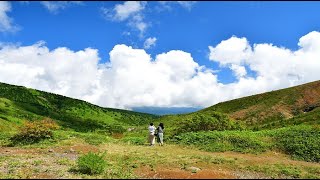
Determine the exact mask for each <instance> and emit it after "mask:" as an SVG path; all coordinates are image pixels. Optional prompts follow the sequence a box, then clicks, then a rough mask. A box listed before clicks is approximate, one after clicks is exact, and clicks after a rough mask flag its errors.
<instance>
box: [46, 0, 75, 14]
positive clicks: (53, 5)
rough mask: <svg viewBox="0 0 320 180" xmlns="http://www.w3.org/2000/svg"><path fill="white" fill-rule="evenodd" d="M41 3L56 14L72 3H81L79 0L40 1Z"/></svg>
mask: <svg viewBox="0 0 320 180" xmlns="http://www.w3.org/2000/svg"><path fill="white" fill-rule="evenodd" d="M41 4H42V5H43V6H44V7H45V8H46V9H48V11H49V12H51V13H53V14H56V13H58V12H59V11H60V10H62V9H65V8H67V7H68V6H70V5H72V4H81V1H71V2H68V1H41Z"/></svg>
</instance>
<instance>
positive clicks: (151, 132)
mask: <svg viewBox="0 0 320 180" xmlns="http://www.w3.org/2000/svg"><path fill="white" fill-rule="evenodd" d="M148 129H149V143H150V146H154V144H155V135H154V133H155V130H156V127H155V126H154V125H153V123H150V125H149V128H148Z"/></svg>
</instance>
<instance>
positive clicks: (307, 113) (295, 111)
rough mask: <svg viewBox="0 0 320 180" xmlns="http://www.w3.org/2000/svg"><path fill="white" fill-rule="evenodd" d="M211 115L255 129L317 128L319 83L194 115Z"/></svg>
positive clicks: (264, 95)
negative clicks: (313, 126)
mask: <svg viewBox="0 0 320 180" xmlns="http://www.w3.org/2000/svg"><path fill="white" fill-rule="evenodd" d="M212 111H217V112H221V113H226V114H228V116H229V117H230V118H233V119H235V120H238V121H242V122H244V123H245V124H246V125H247V126H248V127H251V128H256V129H261V128H274V127H281V126H286V125H294V124H300V123H309V124H319V121H320V120H319V119H320V81H315V82H311V83H307V84H303V85H299V86H295V87H290V88H286V89H281V90H277V91H271V92H267V93H262V94H258V95H253V96H248V97H243V98H239V99H235V100H231V101H226V102H222V103H218V104H216V105H214V106H211V107H208V108H206V109H203V110H200V111H198V112H197V113H202V114H207V113H209V112H212Z"/></svg>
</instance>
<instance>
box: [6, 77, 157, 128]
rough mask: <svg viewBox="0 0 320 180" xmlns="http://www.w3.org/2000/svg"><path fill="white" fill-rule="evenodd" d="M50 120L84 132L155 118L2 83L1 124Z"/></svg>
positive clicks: (148, 120)
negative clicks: (104, 126) (103, 126)
mask: <svg viewBox="0 0 320 180" xmlns="http://www.w3.org/2000/svg"><path fill="white" fill-rule="evenodd" d="M43 117H49V118H52V119H54V120H58V121H59V123H60V124H61V125H62V126H64V127H69V128H73V129H76V130H82V131H85V130H86V129H87V130H90V128H93V129H94V128H95V126H99V125H101V124H119V125H123V126H126V125H142V124H148V123H149V122H150V121H152V120H153V119H154V118H157V116H155V115H151V114H146V113H137V112H132V111H126V110H120V109H112V108H102V107H99V106H96V105H93V104H90V103H88V102H85V101H82V100H77V99H72V98H68V97H65V96H61V95H57V94H53V93H47V92H43V91H38V90H34V89H29V88H25V87H22V86H14V85H9V84H5V83H0V121H1V124H2V125H1V126H2V128H4V127H7V128H8V126H6V125H5V124H8V123H15V124H19V123H21V122H22V121H23V120H37V119H41V118H43Z"/></svg>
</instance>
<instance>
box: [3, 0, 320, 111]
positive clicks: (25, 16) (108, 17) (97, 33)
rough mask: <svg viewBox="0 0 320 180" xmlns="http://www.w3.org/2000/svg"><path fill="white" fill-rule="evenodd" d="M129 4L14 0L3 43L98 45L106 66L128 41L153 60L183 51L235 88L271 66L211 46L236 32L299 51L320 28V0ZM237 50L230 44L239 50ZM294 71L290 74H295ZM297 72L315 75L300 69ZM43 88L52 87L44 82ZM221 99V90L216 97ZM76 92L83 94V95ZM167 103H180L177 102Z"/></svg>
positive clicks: (251, 43) (76, 47)
mask: <svg viewBox="0 0 320 180" xmlns="http://www.w3.org/2000/svg"><path fill="white" fill-rule="evenodd" d="M51 3H53V2H51ZM125 3H126V2H124V1H123V2H122V1H116V2H86V1H83V2H81V3H77V2H75V3H60V4H50V3H48V4H46V5H47V6H46V5H45V4H44V3H41V2H27V3H25V2H10V3H8V4H9V6H10V10H7V11H3V12H4V13H5V14H6V16H7V17H8V18H9V19H10V22H11V27H14V28H15V29H16V30H12V29H11V30H10V29H9V30H2V31H1V32H0V42H1V43H2V44H16V45H17V46H19V47H26V46H32V45H35V44H36V43H37V42H39V41H45V45H42V46H45V47H46V48H48V49H49V51H52V50H54V49H56V48H59V47H66V48H68V49H69V50H71V51H73V52H77V51H81V50H84V49H86V48H88V47H90V48H92V49H96V50H97V53H98V58H100V61H99V63H98V64H104V63H106V62H109V63H110V56H109V53H110V52H111V51H112V50H113V49H114V48H115V46H116V45H120V44H124V45H126V46H131V47H132V48H133V49H144V50H145V52H146V53H147V54H150V55H151V58H152V59H156V56H157V55H159V54H161V53H167V52H169V51H172V50H179V51H183V52H186V53H190V54H191V56H192V59H193V61H194V62H196V63H197V64H198V65H199V66H205V68H206V69H209V70H213V72H214V73H213V74H214V75H216V77H217V83H222V84H223V85H227V84H232V83H237V82H238V81H240V78H241V77H245V78H247V79H246V80H249V79H250V78H253V79H254V78H257V74H263V73H262V72H263V70H261V69H257V67H258V65H260V64H261V63H257V64H252V63H251V62H252V61H250V62H249V61H242V60H241V62H239V63H235V62H234V61H232V63H231V61H228V60H226V61H225V64H223V63H222V61H221V60H220V59H215V58H216V57H218V55H217V53H218V49H216V50H215V51H211V50H210V49H209V46H211V47H213V48H215V47H218V45H219V44H220V43H221V42H222V41H227V40H230V38H231V37H233V36H234V37H236V38H237V39H238V40H239V39H241V38H245V42H246V43H247V44H248V45H249V46H250V48H251V49H254V44H261V45H262V44H265V43H267V44H269V45H270V46H271V44H272V45H273V46H275V47H277V48H279V49H281V48H282V49H287V50H290V51H292V52H294V51H298V50H299V49H300V47H299V46H298V43H299V40H300V38H302V37H303V36H305V35H307V34H308V33H310V32H313V31H314V32H317V31H319V29H320V21H319V15H320V14H319V12H320V2H205V1H204V2H183V3H178V2H166V3H159V2H139V3H138V5H137V4H136V5H137V6H138V7H136V8H140V9H138V10H134V11H132V12H131V14H130V12H125V13H127V14H124V15H123V14H122V15H123V16H121V14H117V13H120V11H119V12H117V11H116V7H117V6H119V5H120V6H124V5H125ZM49 6H50V7H51V9H50V7H49ZM54 6H55V7H54ZM128 6H129V5H128ZM54 8H56V9H54ZM125 8H128V7H124V9H125ZM125 11H127V10H126V9H125ZM128 11H129V10H128ZM3 12H2V13H3ZM0 13H1V12H0ZM117 17H118V19H117ZM121 18H122V20H121ZM135 18H136V19H135ZM138 23H140V24H144V25H146V28H144V29H143V30H141V29H140V30H139V29H138V27H137V24H138ZM0 28H1V26H0ZM2 28H3V27H2ZM148 38H155V39H156V41H155V43H154V44H153V45H151V46H150V47H149V48H145V47H144V43H145V41H146V39H148ZM239 41H240V40H239ZM230 42H231V41H230ZM312 42H314V41H312ZM233 47H234V46H230V48H231V49H232V48H233ZM253 51H254V50H253ZM219 53H220V51H219ZM219 53H218V54H219ZM210 57H211V58H210ZM219 57H220V56H219ZM250 57H251V56H250ZM254 57H256V56H254ZM281 57H282V56H281ZM221 59H224V58H223V57H222V58H221ZM261 61H263V60H261ZM259 62H260V60H259ZM232 64H234V66H233V67H240V66H241V68H244V69H245V76H241V77H237V76H236V75H235V74H234V73H236V72H235V71H233V70H232V68H231V66H232ZM275 66H276V64H275ZM287 74H289V75H290V74H292V72H290V73H287ZM294 76H297V77H298V76H299V77H307V75H304V74H299V73H298V74H296V75H294ZM272 77H273V76H272ZM313 79H315V80H316V79H317V77H316V76H313V78H305V79H303V80H300V79H299V81H297V82H296V83H289V82H288V83H285V85H274V86H272V87H270V88H262V89H259V90H256V91H250V92H249V91H247V92H243V91H241V93H238V94H233V95H228V98H222V99H219V100H215V101H210V102H211V103H216V102H220V101H222V100H228V99H232V98H235V97H240V96H244V95H250V94H252V93H253V94H254V93H258V92H264V91H267V90H273V89H279V88H283V87H287V86H291V85H296V84H299V83H304V82H308V81H310V80H313ZM256 80H257V79H256ZM154 81H157V80H156V79H155V80H154ZM282 81H285V80H284V79H281V80H279V81H277V82H278V84H279V83H280V82H282ZM14 83H16V84H18V83H19V82H18V81H15V82H14ZM21 83H22V82H21ZM22 84H23V83H22ZM25 85H27V84H25ZM30 86H32V85H31V84H30ZM32 87H42V86H40V85H37V86H35V85H34V86H32ZM42 89H44V90H47V89H45V88H44V87H43V88H42ZM220 91H222V90H220ZM244 91H245V90H244ZM57 92H60V91H57ZM142 92H145V91H142ZM179 92H180V91H179ZM151 94H152V93H151ZM67 95H69V94H68V93H67ZM71 95H72V93H71ZM216 96H220V95H212V96H211V97H216ZM74 97H80V95H79V96H78V95H75V96H74ZM84 99H85V98H84ZM89 99H90V98H89ZM182 99H186V98H182ZM91 101H92V102H95V101H94V100H91ZM182 101H183V100H182ZM152 102H153V101H152ZM186 102H188V100H186ZM210 102H208V103H200V102H192V103H189V105H187V106H207V104H210ZM98 104H99V103H98ZM100 104H103V103H100ZM156 104H157V103H155V104H152V103H151V106H153V105H155V106H157V105H156ZM160 104H165V103H160ZM178 104H179V103H178ZM180 104H181V105H182V104H188V103H180ZM106 105H109V104H106ZM146 105H147V106H148V103H147V104H143V106H146ZM112 106H115V107H117V106H116V105H112ZM133 106H136V105H135V103H133V104H132V105H130V106H129V105H128V106H123V107H125V108H130V107H133ZM137 106H139V105H137ZM159 106H173V105H172V103H171V104H170V103H169V104H168V105H159ZM177 106H179V105H177ZM119 107H120V105H119Z"/></svg>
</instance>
